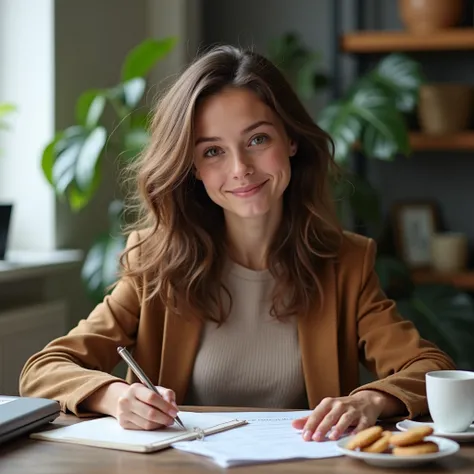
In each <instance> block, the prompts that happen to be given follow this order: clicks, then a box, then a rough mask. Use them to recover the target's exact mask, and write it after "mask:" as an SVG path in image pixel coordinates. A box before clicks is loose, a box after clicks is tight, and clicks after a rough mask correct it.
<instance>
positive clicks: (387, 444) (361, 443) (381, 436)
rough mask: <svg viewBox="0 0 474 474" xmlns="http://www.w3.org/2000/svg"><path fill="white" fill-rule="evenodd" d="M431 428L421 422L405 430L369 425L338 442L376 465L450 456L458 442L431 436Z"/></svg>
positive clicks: (407, 464) (404, 464)
mask: <svg viewBox="0 0 474 474" xmlns="http://www.w3.org/2000/svg"><path fill="white" fill-rule="evenodd" d="M432 433H433V428H431V427H427V426H422V427H419V426H417V427H414V428H410V429H408V430H407V431H404V432H400V431H396V432H392V431H384V430H383V428H382V427H381V426H372V427H371V428H367V429H366V430H363V431H361V432H360V433H357V434H356V435H353V436H349V437H345V438H342V439H340V440H339V441H338V442H337V447H338V449H339V451H341V452H342V453H343V454H345V455H346V456H349V457H352V458H356V459H360V460H362V461H364V462H366V463H367V464H372V465H374V466H379V467H410V466H417V465H420V464H425V463H428V462H433V461H436V460H438V459H441V458H444V457H447V456H452V455H453V454H455V453H456V452H457V451H458V450H459V444H458V443H456V441H452V440H450V439H445V438H439V437H437V436H432Z"/></svg>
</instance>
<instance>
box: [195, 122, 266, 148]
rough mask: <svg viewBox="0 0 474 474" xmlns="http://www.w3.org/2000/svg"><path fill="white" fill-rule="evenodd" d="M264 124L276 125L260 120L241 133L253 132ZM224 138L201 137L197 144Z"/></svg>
mask: <svg viewBox="0 0 474 474" xmlns="http://www.w3.org/2000/svg"><path fill="white" fill-rule="evenodd" d="M262 125H270V126H271V127H274V126H275V125H273V123H272V122H269V121H268V120H259V121H258V122H255V123H253V124H252V125H249V126H248V127H246V128H244V129H243V130H242V132H240V134H241V135H245V134H246V133H249V132H251V131H252V130H255V129H256V128H258V127H261V126H262ZM221 140H222V138H220V137H199V138H198V139H197V140H196V143H195V146H197V145H199V144H200V143H206V142H218V141H221Z"/></svg>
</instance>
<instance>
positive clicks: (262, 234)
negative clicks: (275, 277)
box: [225, 212, 281, 270]
mask: <svg viewBox="0 0 474 474" xmlns="http://www.w3.org/2000/svg"><path fill="white" fill-rule="evenodd" d="M225 220H226V237H227V246H228V249H229V257H230V258H231V260H233V261H234V262H236V263H238V264H239V265H242V266H243V267H246V268H250V269H251V270H265V269H266V268H267V266H268V265H267V256H268V250H269V248H270V245H271V244H272V241H273V238H274V236H275V233H276V231H277V229H278V226H279V224H280V220H281V212H278V213H277V212H269V213H268V214H267V215H265V216H261V217H258V218H246V219H243V218H240V217H238V216H235V214H234V215H226V216H225Z"/></svg>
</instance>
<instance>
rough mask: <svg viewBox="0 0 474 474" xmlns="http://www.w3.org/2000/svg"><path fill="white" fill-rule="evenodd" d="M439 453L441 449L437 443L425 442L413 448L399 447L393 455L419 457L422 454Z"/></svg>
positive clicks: (413, 445)
mask: <svg viewBox="0 0 474 474" xmlns="http://www.w3.org/2000/svg"><path fill="white" fill-rule="evenodd" d="M438 451H439V447H438V445H437V444H436V443H433V442H432V441H425V442H423V443H418V444H412V445H411V446H397V447H395V448H393V449H392V454H393V455H394V456H418V455H420V454H430V453H437V452H438Z"/></svg>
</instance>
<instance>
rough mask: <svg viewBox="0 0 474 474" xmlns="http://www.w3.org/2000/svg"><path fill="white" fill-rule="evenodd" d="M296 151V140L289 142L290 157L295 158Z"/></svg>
mask: <svg viewBox="0 0 474 474" xmlns="http://www.w3.org/2000/svg"><path fill="white" fill-rule="evenodd" d="M297 151H298V143H296V140H290V156H295V155H296V152H297Z"/></svg>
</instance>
